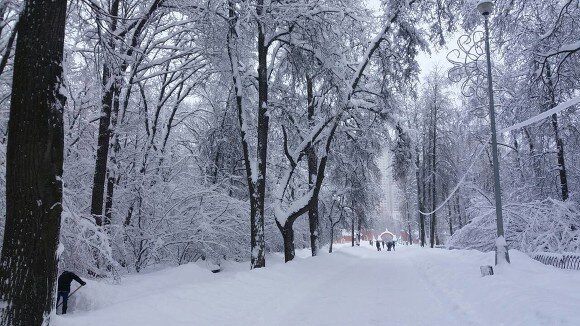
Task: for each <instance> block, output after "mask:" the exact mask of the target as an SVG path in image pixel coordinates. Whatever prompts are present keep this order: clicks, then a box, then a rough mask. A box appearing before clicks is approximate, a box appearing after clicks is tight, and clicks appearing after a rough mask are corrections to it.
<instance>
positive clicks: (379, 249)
mask: <svg viewBox="0 0 580 326" xmlns="http://www.w3.org/2000/svg"><path fill="white" fill-rule="evenodd" d="M375 242H376V243H377V251H381V243H380V242H379V241H378V240H377V241H375Z"/></svg>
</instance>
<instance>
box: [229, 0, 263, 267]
mask: <svg viewBox="0 0 580 326" xmlns="http://www.w3.org/2000/svg"><path fill="white" fill-rule="evenodd" d="M235 6H236V4H235V3H234V2H233V1H232V0H230V1H228V16H229V30H228V36H227V43H228V56H229V59H230V65H231V69H232V80H233V84H234V90H235V94H236V107H237V111H238V112H237V113H238V122H239V123H240V138H241V142H242V152H243V155H244V164H245V170H246V180H247V183H248V195H249V200H250V249H251V250H250V252H251V256H250V268H252V269H253V268H260V267H264V266H266V259H265V239H264V200H265V191H266V182H265V178H266V163H267V162H266V159H267V154H268V147H267V143H268V129H269V118H268V115H267V102H268V79H267V77H268V76H267V73H268V68H267V55H268V47H267V45H266V37H265V35H264V31H263V27H262V25H261V24H258V130H257V134H258V140H257V141H258V144H257V158H256V159H257V165H258V169H257V170H258V171H256V173H257V174H258V175H257V176H255V177H256V180H254V179H253V175H252V167H251V166H252V158H251V157H250V151H249V144H248V140H247V136H246V132H247V130H246V129H245V123H246V122H245V120H244V119H245V115H244V108H243V101H242V89H241V85H242V81H241V76H240V75H239V67H238V56H237V38H238V35H237V31H236V22H237V18H238V16H237V14H236V11H235ZM263 6H264V2H263V0H259V1H258V3H257V5H256V14H257V15H258V16H261V15H262V12H263Z"/></svg>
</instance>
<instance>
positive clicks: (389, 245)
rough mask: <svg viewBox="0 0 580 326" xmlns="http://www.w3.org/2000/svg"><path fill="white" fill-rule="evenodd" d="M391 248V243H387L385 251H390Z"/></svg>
mask: <svg viewBox="0 0 580 326" xmlns="http://www.w3.org/2000/svg"><path fill="white" fill-rule="evenodd" d="M392 246H393V243H392V242H391V241H388V242H387V251H391V247H392Z"/></svg>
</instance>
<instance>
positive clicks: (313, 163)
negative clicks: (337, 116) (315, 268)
mask: <svg viewBox="0 0 580 326" xmlns="http://www.w3.org/2000/svg"><path fill="white" fill-rule="evenodd" d="M306 89H307V97H308V124H309V126H310V128H313V127H314V105H315V104H314V91H313V86H312V78H310V77H306ZM317 175H318V158H317V157H316V151H315V149H314V146H310V148H309V149H308V184H309V185H310V187H313V186H314V184H315V183H316V176H317ZM308 224H309V227H310V248H311V250H312V256H316V255H317V254H318V248H319V234H320V222H319V216H318V196H316V198H314V203H313V204H312V205H310V209H309V210H308Z"/></svg>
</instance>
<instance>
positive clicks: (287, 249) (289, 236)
mask: <svg viewBox="0 0 580 326" xmlns="http://www.w3.org/2000/svg"><path fill="white" fill-rule="evenodd" d="M292 224H293V223H286V224H284V226H283V227H282V228H280V226H278V227H279V228H280V232H282V238H283V239H284V262H286V263H287V262H289V261H291V260H293V259H294V257H295V255H296V253H295V250H294V229H293V228H292Z"/></svg>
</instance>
